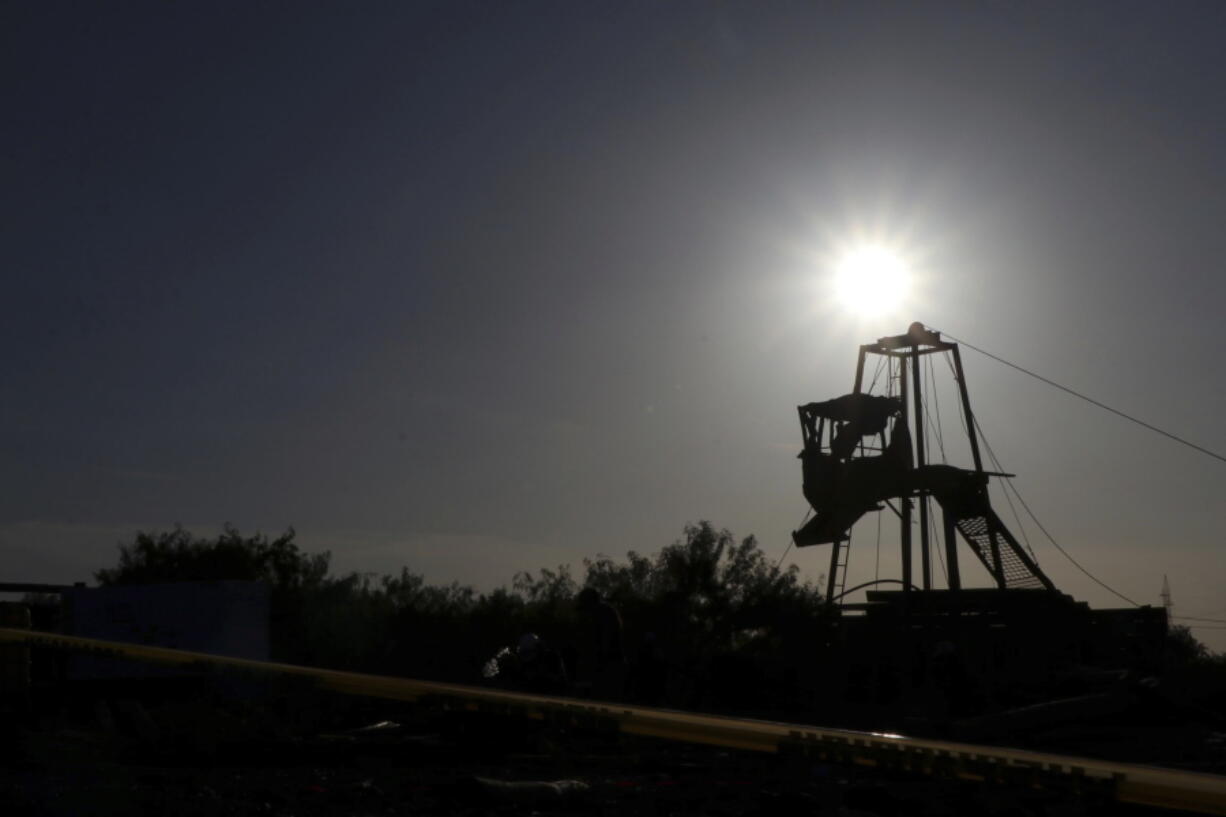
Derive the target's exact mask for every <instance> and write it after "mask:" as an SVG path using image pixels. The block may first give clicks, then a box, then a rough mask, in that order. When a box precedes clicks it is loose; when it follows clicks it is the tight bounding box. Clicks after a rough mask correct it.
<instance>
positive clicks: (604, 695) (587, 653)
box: [575, 587, 626, 700]
mask: <svg viewBox="0 0 1226 817" xmlns="http://www.w3.org/2000/svg"><path fill="white" fill-rule="evenodd" d="M575 606H576V607H577V608H578V610H579V615H580V616H581V618H582V619H583V621H584V627H585V629H586V631H587V638H586V643H585V644H584V645H583V646H584V647H585V648H586V649H584V650H583V654H584V658H585V659H586V660H585V661H584V662H583V664H582V666H581V669H580V671H581V672H582V674H583V675H585V676H587V681H588V684H589V685H590V688H591V693H592V697H593V698H597V699H600V700H616V699H618V698H620V697H621V696H622V693H623V692H624V691H625V683H626V656H625V652H624V651H623V649H622V619H621V616H620V615H618V614H617V609H616V608H615V607H614V606H613V605H612V604H609V603H608V602H607V601H605V600H604V599H603V598H601V597H600V593H598V592H596V590H594V589H593V588H591V587H585V588H583V590H582V591H580V593H579V595H578V596H577V597H576V599H575Z"/></svg>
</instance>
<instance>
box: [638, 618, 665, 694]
mask: <svg viewBox="0 0 1226 817" xmlns="http://www.w3.org/2000/svg"><path fill="white" fill-rule="evenodd" d="M667 690H668V662H666V661H665V660H664V651H663V650H661V649H660V642H659V639H657V638H656V634H655V633H647V635H645V636H643V641H642V643H640V644H639V654H638V659H637V661H636V662H635V665H634V684H633V692H634V699H635V701H637V702H638V703H641V704H646V705H648V706H658V705H660V704H661V703H662V702H663V701H664V695H665V693H666V692H667Z"/></svg>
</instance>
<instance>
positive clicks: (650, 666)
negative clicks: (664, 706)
mask: <svg viewBox="0 0 1226 817" xmlns="http://www.w3.org/2000/svg"><path fill="white" fill-rule="evenodd" d="M575 610H576V612H577V613H578V615H579V620H580V630H579V639H578V643H576V644H573V645H567V646H564V647H561V648H558V647H555V646H554V645H553V644H550V643H549V642H548V641H547V640H546V639H545V638H543V637H541V636H540V635H538V634H537V633H524V634H523V635H522V636H520V638H519V641H518V643H517V644H516V645H515V647H514V648H513V649H512V648H504V649H503V650H501V651H500V652H499V653H498V655H497V656H495V657H494V658H493V659H491V662H490V664H488V665H487V670H486V673H485V674H486V676H487V677H489V678H497V679H498V683H500V684H502V685H506V686H509V687H512V688H515V689H518V690H521V691H524V692H533V693H537V694H544V695H576V696H579V697H589V698H594V699H596V700H605V701H617V700H625V699H631V700H634V701H636V702H639V703H644V704H658V703H661V702H662V700H663V699H664V695H665V686H666V673H667V664H666V661H665V659H664V655H663V653H662V651H661V649H660V647H659V645H658V643H657V640H656V637H655V634H654V633H650V632H649V633H647V634H646V635H645V636H644V638H643V642H642V644H641V645H640V647H639V649H638V652H637V655H636V656H635V660H634V662H633V665H631V664H630V662H628V661H627V656H626V649H625V644H624V638H625V636H624V631H623V628H622V620H621V615H620V614H619V613H618V612H617V608H616V607H614V606H613V605H612V604H611V603H609V601H608V600H607V599H605V598H603V597H602V596H601V595H600V593H599V592H598V591H596V590H595V589H593V588H591V587H586V588H584V589H583V590H582V591H580V592H579V594H578V596H576V598H575ZM631 669H633V672H631Z"/></svg>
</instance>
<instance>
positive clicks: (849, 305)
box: [834, 246, 911, 317]
mask: <svg viewBox="0 0 1226 817" xmlns="http://www.w3.org/2000/svg"><path fill="white" fill-rule="evenodd" d="M910 279H911V276H910V273H909V271H908V270H907V265H906V264H905V263H904V262H903V260H902V258H901V257H899V256H898V255H897V254H896V253H894V252H891V251H890V250H888V249H886V248H885V247H880V246H867V247H858V248H856V249H854V250H851V251H850V252H848V253H847V254H846V255H844V256H843V258H842V259H841V260H840V261H839V262H838V265H837V266H836V268H835V272H834V293H835V297H836V298H837V299H838V301H839V303H840V304H842V306H843V307H844V308H845V309H847V310H848V311H850V312H852V313H854V314H856V315H863V316H866V317H870V316H878V315H885V314H887V313H889V312H893V311H894V310H896V309H898V307H899V306H900V305H901V304H902V302H903V300H904V299H905V298H906V295H907V292H908V290H909V289H910V284H911V280H910Z"/></svg>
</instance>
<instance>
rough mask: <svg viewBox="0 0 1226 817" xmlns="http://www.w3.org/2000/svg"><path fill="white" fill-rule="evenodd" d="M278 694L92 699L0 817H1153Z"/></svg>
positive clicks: (514, 722)
mask: <svg viewBox="0 0 1226 817" xmlns="http://www.w3.org/2000/svg"><path fill="white" fill-rule="evenodd" d="M280 692H281V693H282V695H281V697H280V699H279V700H280V701H281V705H280V706H279V707H262V706H257V705H253V704H247V705H243V706H242V707H239V706H236V705H235V704H234V703H233V702H232V701H225V700H223V699H221V698H218V697H210V696H208V695H201V696H198V697H195V698H194V699H189V700H185V699H184V698H183V697H182V696H181V695H179V696H173V697H171V698H164V699H162V700H152V699H146V700H144V701H143V702H137V701H136V700H135V699H121V700H117V699H113V698H105V697H99V698H95V699H93V700H91V701H88V702H84V701H80V702H78V703H77V704H76V705H75V706H74V707H72V708H67V709H62V710H60V711H58V712H57V713H56V714H55V716H54V717H43V718H41V719H36V720H35V721H34V722H33V723H31V724H30V725H28V726H26V727H24V728H21V729H18V730H16V731H13V732H11V733H10V737H9V739H8V740H7V742H6V753H7V757H6V758H5V763H4V764H3V767H2V768H0V804H2V806H3V807H2V808H0V813H3V814H4V815H47V816H48V817H51V816H54V817H61V816H62V815H64V816H66V815H163V814H169V815H176V816H177V817H191V816H192V815H283V816H285V817H289V815H295V817H297V816H305V817H311V816H312V815H354V817H360V815H408V814H414V815H508V817H509V815H537V814H539V815H556V816H557V817H564V816H565V815H578V814H610V815H612V814H618V815H700V814H701V815H773V814H792V815H844V816H845V817H874V816H877V817H890V816H891V815H960V814H976V815H1009V817H1015V816H1017V817H1021V816H1022V815H1062V816H1063V815H1100V814H1103V815H1105V814H1121V813H1123V814H1156V813H1158V812H1153V811H1148V810H1141V809H1125V808H1122V807H1120V806H1118V805H1115V804H1113V803H1111V802H1110V801H1109V800H1108V799H1106V798H1105V797H1104V796H1103V795H1102V793H1101V792H1096V791H1089V792H1080V793H1079V792H1074V791H1066V792H1050V791H1038V790H1033V789H1018V788H1008V787H998V786H988V785H985V784H982V783H974V782H967V781H956V780H934V779H925V778H919V777H909V776H899V775H897V774H889V773H882V772H879V771H876V770H872V769H865V768H859V767H855V766H832V765H827V764H824V763H819V762H815V761H813V760H811V759H806V758H802V757H780V756H775V755H765V754H756V753H742V752H730V751H724V750H720V749H714V748H707V747H695V746H688V745H683V744H676V743H666V742H662V741H653V740H647V739H638V738H630V737H627V736H621V735H616V734H612V733H607V732H599V731H591V730H586V731H584V730H575V729H571V730H569V731H562V730H560V729H559V728H557V727H555V726H551V725H548V724H544V723H541V722H535V721H530V720H525V719H511V718H505V717H498V716H492V715H479V714H475V713H456V712H451V713H447V712H440V711H438V710H433V709H424V708H410V707H406V706H398V705H395V704H388V703H386V702H355V701H353V700H350V699H336V698H313V697H312V696H310V695H309V693H303V692H302V691H300V690H299V691H294V690H281V691H280ZM304 712H309V713H310V717H303V713H304ZM346 722H347V724H348V726H349V727H350V728H345V726H346ZM363 724H366V726H365V727H363V726H362V725H363ZM375 724H379V725H378V726H375ZM354 727H356V728H354Z"/></svg>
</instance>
